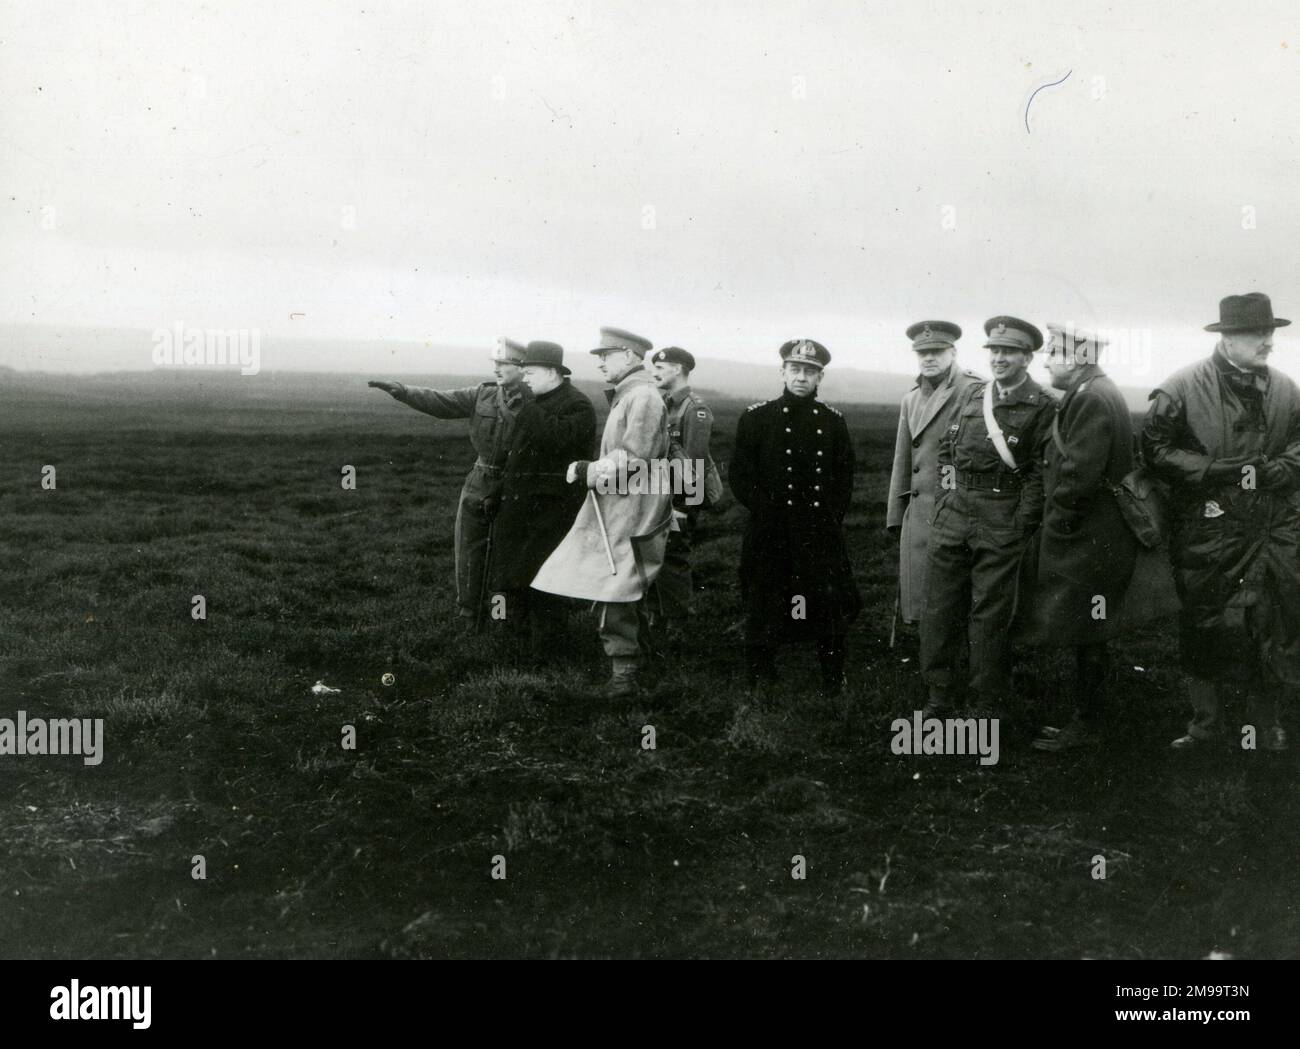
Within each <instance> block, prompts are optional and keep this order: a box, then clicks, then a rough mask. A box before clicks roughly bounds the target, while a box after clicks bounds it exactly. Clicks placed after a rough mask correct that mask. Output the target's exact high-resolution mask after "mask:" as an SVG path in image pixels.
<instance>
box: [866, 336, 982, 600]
mask: <svg viewBox="0 0 1300 1049" xmlns="http://www.w3.org/2000/svg"><path fill="white" fill-rule="evenodd" d="M907 337H908V338H909V339H911V340H912V349H913V351H914V352H915V353H916V359H917V362H918V364H919V365H920V371H921V374H920V375H919V376H917V380H916V385H915V386H914V387H912V389H911V390H909V391H908V392H907V394H906V395H905V396H904V397H903V404H902V407H901V409H900V410H899V413H898V437H897V439H896V440H895V441H894V468H893V471H892V473H891V474H890V477H889V504H888V506H887V507H886V510H885V527H886V528H888V530H889V534H890V535H892V536H893V537H894V538H895V539H897V540H898V542H899V546H898V610H899V613H900V615H901V617H902V620H903V622H904V623H919V622H920V621H921V612H922V610H923V609H924V608H925V568H926V558H927V551H928V549H929V545H930V523H931V521H933V520H934V499H935V494H936V492H938V490H939V445H940V442H941V441H942V440H943V439H944V436H945V435H946V434H947V432H948V424H949V422H950V421H951V416H952V413H953V410H954V409H955V408H956V406H957V403H958V401H960V400H961V397H960V394H961V392H962V391H963V390H965V388H966V386H967V385H968V384H969V383H971V382H977V381H979V380H980V376H978V375H976V374H975V373H974V372H968V371H963V370H962V369H961V368H959V367H957V363H956V359H957V346H956V342H957V340H958V339H959V338H961V328H959V327H958V326H957V325H956V324H953V323H951V322H949V321H921V322H919V323H917V324H913V325H912V326H911V327H910V328H908V329H907Z"/></svg>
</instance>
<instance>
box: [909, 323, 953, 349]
mask: <svg viewBox="0 0 1300 1049" xmlns="http://www.w3.org/2000/svg"><path fill="white" fill-rule="evenodd" d="M907 337H908V338H909V339H911V340H912V349H914V350H915V351H916V352H917V353H920V352H921V351H922V350H950V349H952V347H953V345H954V344H955V343H956V342H957V340H958V339H960V338H961V328H959V327H958V326H957V325H956V324H953V323H952V321H918V322H917V323H916V324H913V325H912V326H911V327H910V328H908V329H907Z"/></svg>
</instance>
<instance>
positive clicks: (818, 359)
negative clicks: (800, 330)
mask: <svg viewBox="0 0 1300 1049" xmlns="http://www.w3.org/2000/svg"><path fill="white" fill-rule="evenodd" d="M781 360H782V361H783V362H784V361H789V362H791V363H793V364H811V365H812V366H813V367H814V368H825V367H826V365H828V364H830V363H831V354H830V351H829V350H828V349H826V347H825V346H823V345H822V344H821V343H820V342H814V341H813V340H812V339H791V340H790V341H789V342H787V343H782V345H781Z"/></svg>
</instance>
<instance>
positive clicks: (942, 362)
mask: <svg viewBox="0 0 1300 1049" xmlns="http://www.w3.org/2000/svg"><path fill="white" fill-rule="evenodd" d="M956 356H957V351H956V350H954V349H953V348H952V347H948V348H947V349H946V350H945V349H934V350H917V351H916V361H917V364H919V365H920V366H921V374H922V375H924V376H925V377H926V378H927V379H933V378H934V377H935V376H936V375H942V374H943V373H944V372H946V371H947V370H948V368H949V366H950V365H951V364H952V361H953V358H954V357H956Z"/></svg>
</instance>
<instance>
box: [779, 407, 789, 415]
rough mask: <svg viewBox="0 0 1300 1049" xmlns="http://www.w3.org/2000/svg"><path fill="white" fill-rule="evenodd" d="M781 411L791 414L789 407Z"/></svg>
mask: <svg viewBox="0 0 1300 1049" xmlns="http://www.w3.org/2000/svg"><path fill="white" fill-rule="evenodd" d="M781 411H783V412H785V413H786V414H787V415H789V414H790V409H789V408H782V409H781Z"/></svg>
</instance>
